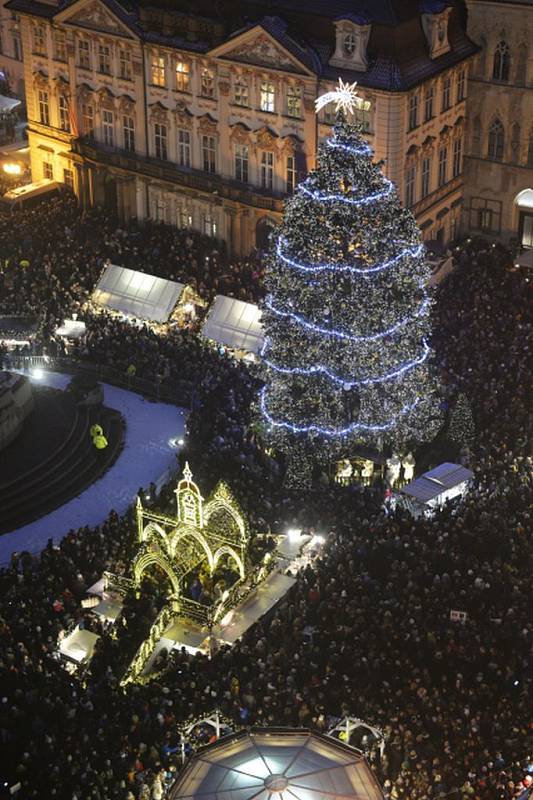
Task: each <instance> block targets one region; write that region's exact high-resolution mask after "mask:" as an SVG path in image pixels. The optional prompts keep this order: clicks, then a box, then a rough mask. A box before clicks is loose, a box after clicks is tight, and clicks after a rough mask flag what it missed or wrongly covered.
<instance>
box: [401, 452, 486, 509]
mask: <svg viewBox="0 0 533 800" xmlns="http://www.w3.org/2000/svg"><path fill="white" fill-rule="evenodd" d="M473 477H474V473H473V472H472V471H471V470H469V469H467V468H466V467H463V466H461V464H450V463H448V462H446V463H444V464H439V466H438V467H435V468H434V469H432V470H430V471H429V472H425V473H424V474H423V475H420V477H418V478H415V480H414V481H411V483H408V484H406V485H405V486H404V487H403V489H402V490H401V491H400V493H399V499H400V501H401V503H402V505H404V506H406V507H407V508H408V509H409V511H411V513H412V514H413V515H414V516H417V517H419V516H430V515H431V514H433V513H434V512H435V511H436V510H437V509H438V508H440V507H441V506H442V505H443V504H444V503H446V502H447V501H448V500H453V499H454V498H455V497H459V496H460V495H463V494H464V493H465V492H466V491H467V490H468V486H469V485H470V483H471V482H472V479H473Z"/></svg>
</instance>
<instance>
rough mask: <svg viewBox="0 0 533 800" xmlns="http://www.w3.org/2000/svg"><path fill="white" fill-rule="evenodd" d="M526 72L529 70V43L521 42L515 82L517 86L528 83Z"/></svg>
mask: <svg viewBox="0 0 533 800" xmlns="http://www.w3.org/2000/svg"><path fill="white" fill-rule="evenodd" d="M526 72H527V45H525V44H521V45H520V47H519V48H518V56H517V58H516V75H515V83H516V85H517V86H525V85H526Z"/></svg>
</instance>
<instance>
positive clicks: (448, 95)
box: [441, 77, 452, 111]
mask: <svg viewBox="0 0 533 800" xmlns="http://www.w3.org/2000/svg"><path fill="white" fill-rule="evenodd" d="M451 104H452V79H451V78H450V77H448V78H445V79H444V82H443V84H442V108H441V111H447V110H448V109H449V108H450V106H451Z"/></svg>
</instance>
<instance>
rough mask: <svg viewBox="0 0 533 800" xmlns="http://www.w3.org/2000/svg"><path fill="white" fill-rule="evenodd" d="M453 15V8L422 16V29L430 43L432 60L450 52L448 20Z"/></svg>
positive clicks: (429, 12)
mask: <svg viewBox="0 0 533 800" xmlns="http://www.w3.org/2000/svg"><path fill="white" fill-rule="evenodd" d="M451 13H452V9H451V8H445V9H444V10H443V11H440V12H437V13H433V12H431V11H428V12H427V13H423V14H422V27H423V29H424V34H425V36H426V41H427V43H428V48H429V57H430V58H438V57H439V56H442V55H444V54H445V53H448V52H449V50H450V42H449V41H448V20H449V18H450V14H451Z"/></svg>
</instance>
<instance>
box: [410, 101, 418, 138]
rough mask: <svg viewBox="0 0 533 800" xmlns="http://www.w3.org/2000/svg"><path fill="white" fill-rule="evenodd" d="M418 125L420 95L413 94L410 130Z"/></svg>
mask: <svg viewBox="0 0 533 800" xmlns="http://www.w3.org/2000/svg"><path fill="white" fill-rule="evenodd" d="M417 125H418V95H417V94H412V95H411V97H410V98H409V130H410V131H412V130H413V128H416V126H417Z"/></svg>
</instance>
